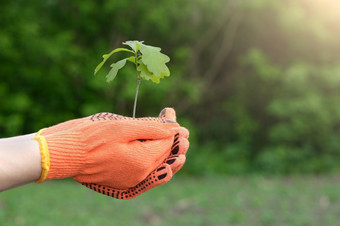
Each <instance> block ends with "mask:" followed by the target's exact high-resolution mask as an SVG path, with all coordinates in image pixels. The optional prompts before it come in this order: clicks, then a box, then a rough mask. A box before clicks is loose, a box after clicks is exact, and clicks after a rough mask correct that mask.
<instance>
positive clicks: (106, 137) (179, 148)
mask: <svg viewBox="0 0 340 226" xmlns="http://www.w3.org/2000/svg"><path fill="white" fill-rule="evenodd" d="M175 120H176V116H175V112H174V110H173V109H171V108H166V109H164V110H163V111H162V112H161V114H160V117H158V118H129V117H124V116H120V115H116V114H112V113H98V114H95V115H92V116H89V117H86V118H81V119H75V120H71V121H67V122H64V123H61V124H58V125H55V126H52V127H49V128H46V129H43V130H40V131H39V132H38V133H37V135H36V136H35V138H34V139H36V140H37V141H38V142H39V145H40V150H41V156H42V168H43V170H42V174H41V178H40V179H39V180H38V181H37V182H38V183H41V182H43V181H45V180H49V179H55V178H66V177H73V178H74V179H75V180H76V181H78V182H79V183H82V184H83V185H85V186H87V187H89V188H91V189H93V190H95V191H97V192H100V193H103V194H106V195H109V196H112V197H115V198H119V199H130V198H133V197H136V196H138V195H140V194H141V193H143V192H145V191H147V190H149V189H151V188H153V187H155V186H158V185H160V184H163V183H166V182H167V181H169V180H170V179H171V177H172V175H173V174H174V173H176V172H177V171H178V170H179V169H180V168H181V167H182V166H183V164H184V162H185V153H186V151H187V149H188V147H189V142H188V140H187V138H188V136H189V132H188V130H187V129H185V128H183V127H180V126H179V125H178V124H177V123H176V122H175Z"/></svg>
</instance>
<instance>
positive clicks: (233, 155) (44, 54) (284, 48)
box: [0, 0, 340, 225]
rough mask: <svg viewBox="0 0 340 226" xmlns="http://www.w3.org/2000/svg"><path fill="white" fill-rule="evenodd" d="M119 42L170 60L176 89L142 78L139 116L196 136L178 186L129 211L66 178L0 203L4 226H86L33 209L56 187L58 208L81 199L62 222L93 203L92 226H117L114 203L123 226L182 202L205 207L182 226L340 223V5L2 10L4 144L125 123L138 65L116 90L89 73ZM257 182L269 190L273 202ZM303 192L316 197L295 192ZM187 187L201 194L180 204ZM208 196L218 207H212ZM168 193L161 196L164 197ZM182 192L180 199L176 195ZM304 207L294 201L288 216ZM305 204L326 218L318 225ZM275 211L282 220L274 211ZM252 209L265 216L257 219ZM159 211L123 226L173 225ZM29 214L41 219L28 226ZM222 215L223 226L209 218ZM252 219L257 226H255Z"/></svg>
mask: <svg viewBox="0 0 340 226" xmlns="http://www.w3.org/2000/svg"><path fill="white" fill-rule="evenodd" d="M126 40H144V41H145V43H146V44H149V45H153V46H160V47H161V48H162V52H164V53H165V54H167V55H169V56H170V58H171V62H170V63H169V64H168V65H169V68H170V71H171V77H170V78H167V79H164V80H162V81H161V83H160V84H159V85H156V84H153V83H151V82H149V81H142V84H141V88H140V94H139V100H138V106H137V116H138V117H142V116H157V115H158V113H159V111H160V110H161V109H162V108H163V107H166V106H171V107H174V108H175V109H176V111H177V116H178V121H179V123H180V124H182V125H184V126H186V127H187V128H188V129H189V130H190V132H191V133H190V142H191V146H190V149H189V152H188V154H187V162H186V164H185V166H184V167H183V169H182V170H181V171H180V173H179V175H181V176H179V179H178V180H176V179H175V180H174V181H173V182H172V183H169V185H164V186H162V187H160V188H159V189H158V188H157V189H155V190H157V191H158V193H157V192H154V193H152V192H150V193H151V194H148V195H145V197H143V198H137V199H136V200H137V201H128V202H131V203H132V204H130V205H131V206H125V205H128V204H126V202H121V201H117V200H110V199H108V198H107V197H101V196H100V195H99V194H98V195H97V194H92V193H91V191H87V190H84V191H83V193H82V194H83V195H80V194H78V193H77V192H78V191H79V190H80V189H82V188H80V187H79V186H76V185H70V184H69V182H68V181H66V182H65V185H64V184H62V183H59V184H58V183H52V184H49V183H46V185H45V187H44V185H40V186H42V187H40V186H36V185H30V186H27V188H25V187H23V188H18V189H14V190H12V191H8V192H7V193H6V192H5V193H3V194H1V196H0V210H1V212H2V214H1V215H0V223H1V219H2V220H3V221H4V222H6V223H7V224H8V225H11V224H13V225H31V224H35V225H37V224H41V225H48V224H47V223H46V222H47V221H46V219H47V218H45V219H44V216H46V214H47V216H50V217H51V218H53V219H55V218H56V216H57V217H58V218H60V219H63V217H65V219H66V220H68V221H69V222H71V224H76V225H78V224H79V225H80V224H84V222H87V221H81V220H77V219H78V218H77V217H76V216H77V213H75V215H72V214H70V213H69V214H65V213H64V212H58V213H56V214H55V215H53V214H52V215H48V211H46V209H43V210H44V211H46V213H44V214H43V213H42V212H39V213H38V212H36V211H34V210H35V209H37V210H38V209H40V208H44V207H42V206H39V203H36V202H35V201H34V199H29V198H28V197H34V195H32V196H31V195H30V194H34V192H37V193H39V191H36V189H37V190H40V189H42V190H41V192H45V193H48V192H49V190H50V189H51V190H53V189H54V190H53V194H55V196H57V195H58V197H59V199H61V200H62V199H63V198H62V196H64V195H65V193H68V192H63V193H60V192H59V193H58V191H59V190H62V189H65V191H66V190H67V189H69V190H67V191H69V192H70V194H75V195H74V197H75V198H74V199H77V200H78V201H79V202H78V201H75V202H74V206H73V207H71V208H70V210H69V211H71V212H72V211H73V208H76V209H77V207H78V206H79V205H82V207H81V208H85V206H87V208H89V209H88V210H87V214H88V219H90V218H91V217H92V218H93V219H96V217H94V215H95V214H96V212H91V211H89V210H91V208H103V209H105V211H107V213H106V212H105V211H104V213H100V214H103V215H105V216H102V218H103V219H104V221H98V222H97V221H95V220H89V221H88V224H89V225H121V224H119V223H117V221H115V218H114V217H113V215H112V216H111V215H110V214H111V213H112V212H110V211H108V210H106V208H109V206H110V205H116V207H115V208H118V206H120V205H123V206H124V207H122V208H127V209H133V208H135V209H133V210H131V212H129V211H127V210H124V211H125V212H124V213H125V214H126V216H130V215H132V214H133V213H135V212H136V211H138V209H139V210H140V209H141V208H137V210H136V204H137V205H141V206H143V205H147V204H145V203H144V202H143V201H145V202H148V203H149V205H151V206H149V207H143V208H144V210H143V211H144V212H145V209H148V208H149V209H152V208H155V209H157V205H159V206H160V207H159V208H160V209H161V210H164V211H166V209H167V208H166V207H167V205H170V206H171V205H173V204H174V203H177V202H179V201H178V200H182V199H183V200H189V201H187V202H188V203H190V204H187V205H188V206H189V207H190V206H191V205H194V204H192V203H191V201H192V202H194V203H195V205H199V204H200V205H201V207H200V208H201V209H200V208H198V209H199V210H197V211H196V212H195V211H193V212H190V214H188V213H186V212H185V211H182V212H181V211H179V213H178V214H177V212H176V214H177V215H176V214H174V216H175V217H176V218H178V219H182V218H181V217H183V219H186V220H188V221H186V220H183V221H181V220H179V221H178V222H177V223H179V224H183V225H185V224H186V223H185V222H190V219H192V220H193V222H194V223H193V224H194V225H224V223H226V222H228V223H229V224H237V225H286V224H287V223H289V224H290V225H320V222H324V225H332V223H334V222H336V220H337V221H339V220H340V217H339V216H340V212H339V211H340V194H338V193H340V192H339V191H340V190H339V185H338V183H334V181H335V182H339V176H338V175H339V172H340V2H339V1H337V0H277V1H271V0H247V1H235V0H233V1H232V0H209V1H208V0H171V1H165V0H148V1H137V0H135V1H133V0H115V1H113V0H111V1H99V0H98V1H90V0H82V1H66V0H46V1H40V0H31V1H23V0H11V1H9V0H4V1H1V3H0V137H9V136H15V135H21V134H26V133H31V132H35V131H37V130H39V129H40V128H43V127H46V126H51V125H54V124H57V123H60V122H63V121H66V120H70V119H73V118H77V117H83V116H88V115H90V114H94V113H97V112H103V111H108V112H114V113H117V114H121V115H128V116H131V115H132V107H133V99H134V94H135V87H136V77H135V72H134V71H133V70H134V69H133V67H128V68H126V69H124V70H122V71H120V73H119V74H118V76H117V78H116V80H115V81H114V82H112V83H110V84H107V83H106V82H105V78H104V76H105V71H104V72H100V73H99V74H98V75H97V76H93V71H94V68H95V66H96V65H97V64H98V63H99V62H100V61H101V55H102V54H104V53H107V52H109V51H110V50H112V49H114V48H117V47H120V46H121V45H122V44H121V43H122V42H123V41H126ZM117 59H118V58H117ZM105 69H106V70H108V68H107V67H106V68H105ZM316 175H317V176H316ZM288 177H289V178H290V177H294V178H295V179H293V182H291V183H289V184H290V185H291V186H286V185H287V180H288V181H290V180H289V179H287V178H288ZM306 177H307V178H310V179H306ZM230 178H234V179H230ZM235 178H236V179H235ZM259 178H260V179H259ZM265 178H271V179H268V180H269V181H270V183H272V186H271V187H270V188H269V189H272V190H270V191H272V192H273V194H272V196H270V197H271V198H269V200H268V197H267V196H266V195H265V194H266V192H267V190H266V189H268V187H267V185H268V183H267V182H266V180H267V179H265ZM229 180H231V182H230V183H231V184H230V183H228V181H229ZM187 181H190V183H188V182H187ZM233 181H234V182H233ZM235 181H236V182H235ZM205 183H210V184H211V185H212V186H213V187H209V186H206V185H204V184H205ZM266 183H267V184H266ZM170 184H172V185H170ZM167 186H170V187H167ZM182 186H184V187H182ZM219 186H221V187H219ZM229 186H231V188H229ZM249 186H250V187H251V188H254V190H252V189H250V188H249ZM282 187H284V188H286V189H287V190H286V191H287V193H285V192H282V189H283V188H282ZM305 187H311V188H310V189H311V190H310V191H309V192H307V193H306V194H302V193H301V191H302V189H303V188H305ZM170 188H172V189H170ZM185 188H186V189H189V190H191V189H193V188H197V189H198V188H201V190H200V189H198V190H196V191H195V192H194V193H192V194H191V193H190V192H189V194H190V198H186V195H185V194H187V193H188V191H186V190H185ZM301 188H302V189H301ZM25 189H26V190H25ZM43 189H45V190H43ZM210 189H211V192H214V191H215V193H216V194H221V196H222V199H221V197H219V198H217V197H215V196H214V197H215V198H214V197H212V198H211V199H209V198H208V197H207V196H209V194H211V192H209V190H210ZM214 189H215V190H214ZM216 189H217V190H216ZM243 189H245V190H244V191H243ZM165 191H166V192H170V193H167V194H169V196H167V197H163V196H166V195H165V194H164V193H163V192H165ZM176 191H183V194H182V196H181V195H180V193H179V192H176ZM224 191H225V192H224ZM235 191H243V193H244V194H245V196H252V195H254V197H253V196H252V198H253V199H255V201H254V202H255V204H256V205H255V207H254V205H253V206H252V204H249V202H242V201H239V199H242V197H243V196H242V195H241V198H238V197H239V196H237V192H236V193H235ZM335 191H337V192H335ZM32 192H33V193H32ZM87 192H89V193H87ZM171 192H173V193H171ZM228 192H229V193H228ZM251 192H253V193H254V194H252V193H251ZM22 193H25V194H26V195H27V196H25V195H23V194H22ZM45 193H44V194H45ZM243 193H242V194H243ZM19 194H20V195H21V196H20V195H19ZM84 194H86V195H84ZM152 194H154V195H156V197H158V198H156V200H157V202H156V201H155V203H154V204H150V203H153V202H154V199H155V198H154V197H153V195H152ZM193 194H196V195H195V196H193ZM270 194H271V193H270ZM270 194H269V195H270ZM157 195H158V196H157ZM303 195H304V196H303ZM17 197H21V198H20V199H17V200H16V198H17ZM72 197H73V196H72ZM72 197H69V199H72ZM148 197H149V198H148ZM171 197H172V198H171ZM287 197H288V198H287ZM301 197H302V198H301ZM303 197H304V198H303ZM45 198H46V199H47V200H45V199H44V205H43V206H50V205H54V204H53V202H54V201H53V200H54V199H53V200H52V198H51V196H50V195H48V194H45ZM299 198H301V200H302V201H301V202H302V204H301V205H297V206H295V201H294V200H296V199H297V200H300V199H299ZM25 199H28V200H26V201H23V200H25ZM48 199H51V200H49V201H48ZM82 199H90V200H92V199H93V200H97V199H100V200H105V201H102V202H101V201H93V203H91V202H90V201H86V200H85V203H84V202H81V200H82ZM159 199H161V200H163V201H159ZM19 200H20V201H19ZM195 200H196V201H195ZM202 200H203V201H202ZM204 200H209V202H208V201H207V203H208V204H204V203H205V202H204ZM221 200H223V201H221ZM230 200H231V201H232V200H234V201H235V202H233V201H232V202H231V203H232V204H231V203H229V201H230ZM251 200H252V199H251ZM281 200H285V201H284V202H283V203H281ZM287 200H288V201H287ZM320 200H321V201H320ZM322 200H323V201H322ZM325 200H326V201H325ZM21 201H23V202H27V203H31V205H37V206H39V207H35V209H34V208H33V209H31V210H30V211H31V212H30V211H28V212H26V210H27V209H26V210H25V208H24V207H22V206H21V207H20V208H17V207H18V206H19V205H20V203H21ZM319 201H320V202H319ZM59 202H60V200H59ZM183 202H186V201H183ZM15 203H17V205H16V204H15ZM103 203H106V204H103ZM112 203H113V204H112ZM123 203H124V204H123ZM141 203H144V204H141ZM158 203H159V204H158ZM202 203H203V204H202ZM214 203H217V204H216V205H214ZM275 203H281V204H280V205H276V204H275ZM318 203H319V204H320V203H321V204H320V205H321V206H318V205H319V204H318ZM325 203H326V204H325ZM60 205H62V204H60ZM70 205H71V204H70ZM100 205H102V206H100ZM153 205H155V206H153ZM183 205H184V204H183ZM313 205H317V206H318V208H321V210H323V211H324V212H327V211H325V210H329V209H331V210H332V211H329V212H327V213H328V215H327V214H326V215H324V212H322V211H319V209H318V208H316V210H315V209H314V208H313V207H312V206H313ZM28 206H29V205H28ZM28 206H27V207H26V208H30V207H28ZM204 206H206V207H204ZM273 206H276V207H277V208H278V209H279V210H277V211H273V210H272V208H273ZM292 206H293V207H292ZM189 207H188V208H189ZM213 207H214V208H216V210H217V212H216V213H215V214H213V213H212V212H211V210H212V209H211V208H213ZM22 208H23V210H22ZM60 208H62V209H64V210H65V207H63V206H61V207H60ZM171 208H174V207H173V206H172V207H171ZM205 208H207V209H205ZM258 208H260V210H262V211H263V213H261V214H262V215H261V214H260V213H256V210H257V209H258ZM327 208H328V209H327ZM66 209H67V208H66ZM221 209H222V210H223V211H222V210H221ZM294 209H296V210H297V211H295V212H294V211H292V210H294ZM43 210H41V209H40V211H43ZM161 210H160V211H158V212H157V211H156V213H154V212H152V211H151V212H152V214H154V215H156V218H157V220H156V221H148V220H145V218H143V217H141V218H139V217H136V218H130V219H129V220H130V221H131V222H130V221H129V222H130V224H155V225H158V224H160V225H162V224H166V225H171V223H170V222H171V221H170V220H169V219H170V218H168V217H166V216H167V215H166V214H165V213H164V212H162V211H161ZM237 210H239V212H237ZM243 210H244V211H245V212H244V211H243ZM299 210H301V211H299ZM32 211H33V213H32ZM112 211H113V212H119V211H118V210H115V209H113V210H112ZM143 211H142V212H139V213H138V214H137V215H138V216H139V215H141V216H142V215H143ZM174 211H176V210H174ZM209 211H210V212H209ZM235 211H236V212H235ZM247 211H248V212H252V213H253V214H252V216H253V215H256V216H257V217H251V216H250V215H251V214H250V215H249V214H247ZM290 211H292V212H290ZM29 212H30V213H29ZM234 212H235V214H233V213H234ZM105 213H106V214H105ZM35 214H38V215H39V216H40V217H33V218H32V216H33V215H35ZM152 214H151V215H152ZM157 214H158V215H157ZM172 214H173V213H172ZM181 214H182V215H181ZM280 214H281V215H280ZM70 215H71V217H70ZM118 215H119V213H116V215H114V216H118ZM196 215H199V216H201V217H203V216H204V215H207V216H210V217H207V218H206V219H205V218H199V217H198V218H196V217H197V216H196ZM193 216H194V217H193ZM217 216H223V217H222V220H221V221H214V220H213V219H215V218H216V217H217ZM186 217H187V218H186ZM17 218H18V219H19V220H17V221H15V220H13V219H17ZM99 218H100V217H99ZM99 218H98V219H99ZM32 219H33V220H32ZM34 219H36V220H34ZM72 219H73V220H74V221H73V220H72ZM105 219H107V221H105ZM119 219H120V218H119ZM252 219H253V220H254V222H253V223H254V224H250V223H249V222H251V221H252ZM287 219H288V220H287ZM120 220H122V219H120ZM10 222H11V223H10ZM39 222H40V223H39ZM41 222H45V223H41ZM53 222H54V221H53V220H51V222H50V224H52V225H54V223H53ZM55 222H58V221H55ZM96 222H97V223H96ZM118 222H124V220H122V221H118ZM327 222H328V223H327ZM115 223H116V224H115ZM55 224H56V225H57V223H55ZM85 224H86V223H85Z"/></svg>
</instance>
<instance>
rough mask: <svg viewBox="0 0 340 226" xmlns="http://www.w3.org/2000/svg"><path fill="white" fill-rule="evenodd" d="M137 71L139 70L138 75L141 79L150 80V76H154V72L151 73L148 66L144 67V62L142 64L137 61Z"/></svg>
mask: <svg viewBox="0 0 340 226" xmlns="http://www.w3.org/2000/svg"><path fill="white" fill-rule="evenodd" d="M137 71H139V72H140V76H141V77H142V79H145V80H150V79H152V77H153V76H154V74H152V73H151V72H150V71H149V70H148V68H147V67H146V65H145V64H143V63H142V62H139V65H138V66H137Z"/></svg>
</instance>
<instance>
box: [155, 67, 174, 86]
mask: <svg viewBox="0 0 340 226" xmlns="http://www.w3.org/2000/svg"><path fill="white" fill-rule="evenodd" d="M169 76H170V70H169V68H168V67H166V71H165V72H164V73H162V74H161V75H160V76H156V75H153V76H152V79H151V81H153V82H154V83H157V84H158V83H159V82H160V79H161V78H164V77H169Z"/></svg>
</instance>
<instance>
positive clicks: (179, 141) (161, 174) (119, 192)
mask: <svg viewBox="0 0 340 226" xmlns="http://www.w3.org/2000/svg"><path fill="white" fill-rule="evenodd" d="M160 118H164V119H169V120H172V121H175V120H176V115H175V111H174V110H173V109H171V108H166V109H164V110H163V111H162V112H161V114H160ZM188 137H189V132H188V130H186V129H185V128H183V127H181V128H179V132H178V133H176V134H175V137H174V141H173V144H172V146H171V150H170V151H169V156H168V157H167V158H166V159H164V161H163V163H162V164H161V165H159V166H158V167H157V168H156V169H155V170H154V171H152V172H151V173H150V174H149V175H148V176H147V177H146V178H145V179H144V180H143V181H141V182H140V183H138V184H137V185H136V186H133V187H130V188H126V189H116V188H113V187H110V186H102V185H98V184H94V183H82V184H83V185H85V186H86V187H88V188H90V189H92V190H94V191H96V192H99V193H102V194H104V195H108V196H111V197H114V198H117V199H131V198H135V197H137V196H139V195H140V194H142V193H144V192H146V191H148V190H150V189H152V188H154V187H156V186H159V185H161V184H164V183H166V182H168V181H169V180H170V179H171V178H172V176H173V175H174V174H175V173H176V172H177V171H178V170H180V169H181V168H182V166H183V165H184V163H185V159H186V158H185V154H186V152H187V150H188V148H189V142H188Z"/></svg>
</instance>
